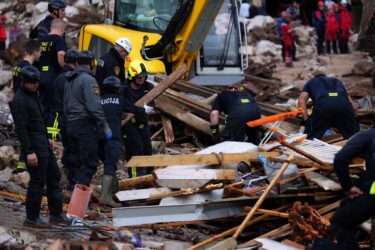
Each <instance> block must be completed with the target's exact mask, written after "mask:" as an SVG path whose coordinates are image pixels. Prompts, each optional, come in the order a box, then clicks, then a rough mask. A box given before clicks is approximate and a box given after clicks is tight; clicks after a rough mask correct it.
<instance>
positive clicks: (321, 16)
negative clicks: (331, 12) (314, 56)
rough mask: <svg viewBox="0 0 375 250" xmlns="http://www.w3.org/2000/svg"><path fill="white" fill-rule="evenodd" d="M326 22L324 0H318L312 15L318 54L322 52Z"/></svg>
mask: <svg viewBox="0 0 375 250" xmlns="http://www.w3.org/2000/svg"><path fill="white" fill-rule="evenodd" d="M326 22H327V19H326V15H325V13H324V2H323V1H319V2H318V10H316V11H314V12H313V16H312V24H313V27H314V28H315V30H316V33H317V35H318V40H317V45H316V46H317V50H318V55H321V54H323V53H324V41H325V33H326Z"/></svg>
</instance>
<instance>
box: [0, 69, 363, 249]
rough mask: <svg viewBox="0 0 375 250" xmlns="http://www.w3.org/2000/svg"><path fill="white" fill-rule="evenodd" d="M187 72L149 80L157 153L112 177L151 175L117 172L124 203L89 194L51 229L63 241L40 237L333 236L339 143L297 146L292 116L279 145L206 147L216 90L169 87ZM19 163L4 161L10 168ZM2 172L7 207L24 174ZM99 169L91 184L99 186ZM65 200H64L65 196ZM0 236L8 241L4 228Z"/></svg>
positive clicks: (200, 240) (277, 244)
mask: <svg viewBox="0 0 375 250" xmlns="http://www.w3.org/2000/svg"><path fill="white" fill-rule="evenodd" d="M185 72H186V67H181V68H179V69H178V70H176V71H175V72H173V73H172V74H171V75H170V76H168V77H165V76H158V77H156V78H155V80H156V81H155V83H154V84H155V85H156V87H155V88H154V89H153V90H152V91H150V92H149V93H148V94H147V96H146V97H145V98H148V100H153V99H156V108H157V113H156V114H154V118H153V120H152V121H151V123H152V124H154V133H153V136H152V137H153V138H154V150H157V151H158V152H159V154H155V155H153V156H137V157H133V158H132V159H131V160H130V161H129V162H127V163H126V164H125V163H121V166H120V169H121V170H120V171H119V172H125V171H124V170H125V169H126V167H135V168H142V167H150V166H152V167H154V169H155V170H154V171H153V174H152V175H147V176H142V177H138V178H133V179H127V178H126V177H125V176H124V175H122V174H121V175H120V183H119V189H120V191H119V192H118V193H116V197H117V199H118V200H119V201H120V202H121V203H122V205H123V207H121V208H116V209H112V210H109V209H108V207H103V206H99V205H98V204H97V203H96V198H95V197H96V196H97V193H96V192H94V194H93V201H92V203H91V205H90V210H89V211H88V212H87V214H86V218H85V220H83V221H81V224H79V226H77V225H75V226H70V227H59V228H54V229H53V230H60V231H62V232H64V233H65V234H67V236H61V235H52V234H51V233H50V234H48V233H47V232H45V236H44V237H46V238H48V239H51V240H52V239H56V238H62V239H66V241H63V242H61V241H58V242H55V243H54V244H55V245H60V246H61V245H64V246H72V247H73V246H76V245H77V244H82V246H83V245H85V244H86V245H87V244H101V245H103V246H105V247H107V248H104V249H109V248H110V247H111V245H110V244H108V243H104V244H103V243H77V242H76V241H69V240H70V239H71V238H77V237H80V238H83V239H87V240H101V241H108V240H113V242H114V244H116V245H117V246H120V247H121V248H122V247H125V246H126V247H127V249H133V248H135V247H141V246H142V247H148V248H150V249H187V248H189V249H202V248H204V247H207V246H209V245H211V246H212V247H213V248H212V249H223V248H224V247H223V245H225V246H226V247H227V246H228V244H229V245H230V246H231V247H230V248H229V249H236V248H242V247H253V246H259V245H262V247H263V249H281V247H284V248H285V247H288V248H289V249H295V248H296V246H298V247H304V246H302V245H299V244H304V245H311V244H312V243H313V241H314V239H317V238H322V237H330V236H329V233H328V229H329V221H328V219H329V216H331V215H332V213H331V212H332V211H333V210H335V209H336V208H337V207H338V206H339V200H340V198H341V197H342V193H341V190H340V189H341V188H340V185H339V184H338V183H337V179H336V176H335V175H334V174H332V171H331V169H332V166H331V165H332V163H333V157H334V154H335V153H336V152H337V151H338V150H339V149H340V147H341V145H332V144H329V143H331V142H333V141H338V140H341V139H340V137H339V136H335V137H336V138H334V140H332V138H326V139H327V140H331V141H328V142H322V141H319V140H314V141H310V140H307V139H305V140H304V141H303V142H298V141H300V140H297V138H299V137H300V136H294V135H293V133H292V132H296V131H297V129H298V125H297V124H298V119H296V118H294V119H292V120H287V121H286V122H285V121H284V126H283V127H282V129H280V131H281V132H282V133H283V134H287V135H288V138H287V140H286V141H282V142H277V141H276V142H275V143H273V144H272V147H270V146H267V147H257V146H254V145H253V144H251V143H244V142H223V143H219V144H216V145H213V146H210V147H206V145H207V144H206V143H204V139H203V138H204V135H209V133H210V131H209V122H208V121H209V113H210V109H211V107H210V105H209V104H207V103H209V101H210V100H212V99H213V96H215V95H216V93H217V91H216V90H214V89H210V88H205V87H199V86H196V85H193V84H190V83H188V82H186V81H180V80H178V81H176V80H177V79H178V78H179V77H180V76H181V75H182V74H184V73H185ZM256 80H258V81H261V80H262V78H256ZM267 80H269V79H267ZM140 102H142V100H141V101H140ZM260 106H261V108H262V110H263V113H265V114H267V113H268V114H272V113H281V112H285V109H284V108H282V107H277V106H274V105H271V104H267V103H260ZM158 116H159V118H158V119H157V117H158ZM222 119H223V118H222ZM294 123H296V125H293V124H294ZM157 141H159V142H160V143H157ZM167 141H168V142H169V143H166V142H167ZM176 141H177V142H179V143H180V146H179V147H178V146H177V144H176ZM172 142H174V143H172ZM183 143H185V144H183ZM181 145H182V147H181ZM188 145H189V147H190V148H186V146H188ZM183 146H185V148H184V147H183ZM60 150H61V149H60ZM60 153H61V152H60ZM57 155H59V152H57ZM260 155H261V156H262V157H260ZM16 159H17V157H16V158H13V161H11V162H10V163H9V162H8V163H4V164H7V165H9V164H10V165H12V164H14V160H16ZM363 168H364V163H363V160H358V161H356V162H355V164H353V166H352V167H351V168H350V171H351V172H352V173H358V172H360V171H362V170H363ZM9 173H11V171H10V170H9V169H7V170H4V171H3V172H2V173H1V174H0V180H3V179H2V178H4V182H3V184H4V185H3V186H2V189H3V190H4V191H2V192H1V193H0V197H1V198H2V199H3V200H4V201H7V203H4V204H7V205H6V206H7V207H10V208H12V209H13V210H14V207H15V206H19V205H20V204H22V203H23V202H24V200H23V199H22V197H20V196H18V194H20V193H21V194H22V193H24V190H25V189H24V187H25V186H24V185H23V184H22V183H25V182H26V181H27V178H25V177H24V176H23V178H21V176H20V174H18V175H15V176H13V177H12V178H13V180H12V179H11V178H10V176H11V174H9ZM100 173H101V171H99V173H98V175H99V176H97V178H96V179H95V180H94V185H99V179H100V178H98V177H100ZM0 183H2V182H0ZM9 183H20V184H19V186H20V187H21V188H23V192H22V190H21V191H20V190H16V189H10V187H11V185H10V184H9ZM94 189H96V188H94ZM65 195H66V197H65V198H66V201H69V198H70V197H69V194H68V193H66V194H65ZM295 201H298V203H295ZM294 203H295V204H294ZM306 204H309V205H306ZM44 206H46V204H44ZM21 207H22V206H21ZM0 209H6V211H7V214H8V216H9V215H10V214H11V213H12V212H9V213H8V211H9V210H10V209H9V208H3V207H2V206H0ZM21 218H22V217H21ZM6 233H7V234H8V235H12V234H11V231H10V230H9V229H8V230H6ZM39 233H42V234H43V235H44V233H43V232H39ZM231 236H233V237H231ZM227 237H229V238H228V239H225V238H227ZM7 239H9V237H8V236H7ZM234 239H237V240H234ZM11 242H12V244H20V243H19V241H17V240H9V241H8V243H9V244H11ZM24 244H31V245H32V244H35V242H34V243H33V242H32V241H29V242H28V243H24ZM215 244H217V245H216V246H215Z"/></svg>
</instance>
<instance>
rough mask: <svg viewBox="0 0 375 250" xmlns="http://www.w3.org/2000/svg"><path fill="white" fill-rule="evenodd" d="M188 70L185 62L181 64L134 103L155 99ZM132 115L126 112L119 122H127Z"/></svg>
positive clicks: (141, 105) (138, 104) (139, 103)
mask: <svg viewBox="0 0 375 250" xmlns="http://www.w3.org/2000/svg"><path fill="white" fill-rule="evenodd" d="M187 71H188V68H187V66H186V64H183V65H181V66H180V67H179V68H178V69H176V70H175V71H174V72H172V74H170V75H169V76H168V77H166V78H165V79H164V80H163V81H162V82H161V84H159V85H158V86H156V87H155V88H153V89H152V90H151V91H150V92H148V93H147V94H146V95H144V96H143V97H142V98H141V99H139V100H138V101H137V102H136V103H135V105H137V106H140V107H143V105H144V104H145V103H146V104H147V103H149V102H152V101H153V100H155V99H156V98H157V97H158V96H159V95H161V94H162V93H163V92H164V91H165V90H166V89H167V88H169V86H171V85H172V84H174V83H175V82H176V81H177V80H178V79H179V78H180V77H181V76H183V75H184V74H185V73H186V72H187ZM133 117H134V114H128V116H127V117H126V118H125V119H124V120H122V122H121V124H122V125H124V124H126V123H127V122H129V121H130V120H131V119H132V118H133Z"/></svg>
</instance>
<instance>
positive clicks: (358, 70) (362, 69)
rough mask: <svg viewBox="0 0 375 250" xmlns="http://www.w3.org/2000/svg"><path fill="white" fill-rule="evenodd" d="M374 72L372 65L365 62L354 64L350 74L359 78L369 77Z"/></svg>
mask: <svg viewBox="0 0 375 250" xmlns="http://www.w3.org/2000/svg"><path fill="white" fill-rule="evenodd" d="M373 71H374V63H373V62H369V61H366V60H363V61H360V62H357V63H356V64H354V67H353V69H352V73H353V74H354V75H360V76H371V75H372V72H373Z"/></svg>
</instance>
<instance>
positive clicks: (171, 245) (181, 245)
mask: <svg viewBox="0 0 375 250" xmlns="http://www.w3.org/2000/svg"><path fill="white" fill-rule="evenodd" d="M163 243H164V250H184V249H188V248H189V247H191V246H192V244H190V243H188V242H181V241H172V240H168V241H164V242H163Z"/></svg>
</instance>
